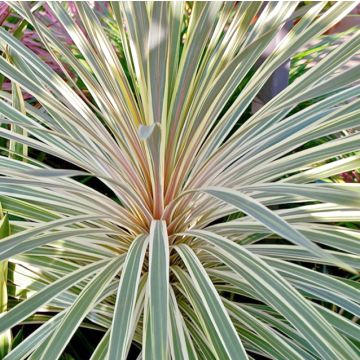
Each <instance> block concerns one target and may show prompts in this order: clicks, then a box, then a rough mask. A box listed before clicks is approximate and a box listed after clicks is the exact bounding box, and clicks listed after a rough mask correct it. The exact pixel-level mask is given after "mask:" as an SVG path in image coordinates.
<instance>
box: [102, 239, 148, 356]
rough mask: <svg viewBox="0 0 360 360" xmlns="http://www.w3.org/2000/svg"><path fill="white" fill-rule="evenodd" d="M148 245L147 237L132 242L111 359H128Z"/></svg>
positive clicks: (119, 296)
mask: <svg viewBox="0 0 360 360" xmlns="http://www.w3.org/2000/svg"><path fill="white" fill-rule="evenodd" d="M147 244H148V240H147V237H146V236H144V235H141V236H139V237H138V238H136V239H135V240H134V241H133V242H132V244H131V246H130V248H129V251H128V253H127V256H126V260H125V264H124V268H123V270H122V274H121V280H120V284H119V288H118V292H117V295H116V304H115V309H114V317H113V322H112V327H111V333H110V340H109V341H110V342H109V349H108V354H109V358H110V359H124V360H126V358H127V353H128V350H129V347H130V345H131V340H132V338H131V335H132V333H131V331H132V329H134V328H135V325H136V324H134V321H135V319H134V309H135V302H136V295H137V290H138V286H139V281H140V274H141V270H142V267H143V260H144V256H145V250H146V248H147Z"/></svg>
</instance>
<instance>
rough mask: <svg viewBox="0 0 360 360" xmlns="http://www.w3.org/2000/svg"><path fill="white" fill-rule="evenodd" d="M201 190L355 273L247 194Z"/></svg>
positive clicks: (321, 256)
mask: <svg viewBox="0 0 360 360" xmlns="http://www.w3.org/2000/svg"><path fill="white" fill-rule="evenodd" d="M201 191H203V192H206V193H208V194H210V195H212V196H214V197H217V198H218V199H220V200H223V201H225V202H226V203H228V204H231V205H233V206H235V207H236V208H238V209H239V210H240V211H244V212H245V213H247V214H248V215H250V216H252V217H253V218H255V219H256V220H258V221H259V222H260V223H261V224H263V225H264V226H266V227H267V228H269V229H270V230H272V231H273V232H274V233H276V234H279V235H280V236H282V237H284V238H285V239H287V240H289V241H291V242H292V243H294V244H296V245H300V246H303V247H304V248H306V249H308V250H309V251H310V252H312V253H314V254H315V255H317V256H318V257H319V258H324V259H327V260H328V261H330V262H332V263H334V264H335V265H337V266H340V267H342V268H344V269H346V270H348V271H351V272H353V273H356V270H354V269H352V268H351V267H350V266H348V265H347V264H346V263H343V262H342V261H341V260H339V259H337V258H336V257H335V256H332V255H330V254H328V253H326V252H325V251H324V250H323V249H321V248H320V247H319V246H317V245H315V244H314V243H312V242H311V241H310V240H308V239H307V238H306V237H305V236H303V235H302V234H301V233H300V232H299V231H297V230H296V229H294V228H293V227H292V226H291V225H289V224H288V223H287V222H286V221H285V220H283V219H282V218H281V217H280V216H278V215H276V214H275V213H274V212H273V211H271V210H269V209H268V208H266V207H265V206H264V205H262V204H261V203H259V202H257V201H255V200H254V199H252V198H251V197H249V196H248V195H245V194H242V193H241V192H239V191H235V190H232V189H227V188H222V187H208V188H204V189H202V190H201Z"/></svg>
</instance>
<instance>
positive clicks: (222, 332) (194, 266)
mask: <svg viewBox="0 0 360 360" xmlns="http://www.w3.org/2000/svg"><path fill="white" fill-rule="evenodd" d="M175 249H176V251H177V252H178V253H179V255H180V256H181V258H182V260H183V261H184V263H185V265H186V268H187V270H188V271H189V273H190V275H191V278H192V279H193V281H194V285H195V287H196V289H197V290H198V291H199V293H200V294H201V297H202V299H203V300H202V301H203V302H204V305H205V307H206V309H207V311H208V312H209V315H210V317H211V320H212V321H213V322H214V325H215V329H216V333H217V336H218V337H219V338H220V339H221V341H222V343H223V345H224V348H225V350H226V353H227V357H228V358H229V359H234V358H237V359H247V358H248V357H247V355H246V353H245V350H244V347H243V345H242V343H241V340H240V338H239V336H238V334H237V333H236V331H235V328H234V326H233V324H232V322H231V320H230V317H229V315H228V314H227V312H226V310H225V307H224V305H223V304H222V302H221V299H220V296H219V294H218V293H217V291H216V289H215V288H214V285H213V284H212V282H211V280H210V279H209V277H208V275H207V274H206V272H205V270H204V267H203V265H202V264H201V263H200V261H199V260H198V259H197V257H196V255H195V254H194V252H193V251H192V250H191V249H190V248H189V247H188V246H186V245H178V246H176V247H175Z"/></svg>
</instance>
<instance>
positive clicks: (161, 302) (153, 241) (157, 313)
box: [144, 220, 169, 359]
mask: <svg viewBox="0 0 360 360" xmlns="http://www.w3.org/2000/svg"><path fill="white" fill-rule="evenodd" d="M147 296H148V300H147V306H146V307H145V310H144V311H146V312H147V317H146V318H145V321H146V323H145V327H144V337H145V338H144V346H145V350H144V353H145V356H146V357H150V358H151V359H166V358H167V354H168V323H169V240H168V235H167V229H166V224H165V222H164V221H160V220H153V221H152V223H151V227H150V235H149V279H148V294H147Z"/></svg>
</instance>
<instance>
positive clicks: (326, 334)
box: [187, 230, 356, 360]
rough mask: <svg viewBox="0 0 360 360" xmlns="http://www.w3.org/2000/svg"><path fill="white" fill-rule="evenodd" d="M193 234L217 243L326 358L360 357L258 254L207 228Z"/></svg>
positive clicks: (222, 256)
mask: <svg viewBox="0 0 360 360" xmlns="http://www.w3.org/2000/svg"><path fill="white" fill-rule="evenodd" d="M187 233H188V234H189V235H192V236H196V237H199V238H201V239H203V240H206V241H207V242H209V243H210V244H212V245H214V246H215V247H216V250H215V249H214V248H213V249H214V250H212V249H208V251H210V252H212V253H213V254H214V255H215V256H217V257H219V259H220V260H221V261H222V262H224V263H225V264H227V265H228V266H229V267H230V268H231V269H233V271H234V272H236V273H237V274H239V275H240V276H241V277H243V278H244V279H245V280H246V281H247V282H248V283H249V284H250V286H251V287H252V288H253V289H254V290H255V291H256V292H257V293H258V294H259V295H260V296H261V298H262V299H263V301H264V302H266V303H268V304H270V305H271V306H272V307H274V308H275V309H277V311H278V312H279V313H281V314H282V315H284V316H285V318H286V319H287V320H288V321H289V322H290V323H292V324H293V325H294V326H295V327H296V328H297V329H298V330H299V331H301V332H302V334H303V336H304V337H305V338H306V339H307V341H308V342H309V343H310V344H312V346H313V347H314V348H315V349H316V350H317V351H318V353H319V355H321V356H322V357H323V358H324V359H329V360H330V359H333V354H337V355H336V356H338V357H339V358H341V359H349V360H350V359H352V358H354V357H356V355H355V354H354V352H353V351H352V349H351V348H350V347H349V346H348V345H347V343H346V342H345V341H344V339H343V338H342V337H341V336H340V334H339V333H337V332H336V331H335V330H334V328H333V327H332V326H331V325H330V324H329V323H327V322H326V320H325V319H324V318H323V317H322V316H321V315H320V314H319V313H318V312H317V311H316V309H315V308H314V307H313V305H311V303H310V302H309V301H307V300H306V299H305V298H304V297H303V296H301V295H300V294H299V293H298V292H297V291H296V290H295V289H294V288H293V287H292V286H291V285H290V284H289V283H288V282H287V281H286V280H285V279H284V278H283V277H281V276H280V275H278V274H277V273H276V272H275V271H274V270H272V269H271V268H270V267H269V266H267V265H266V263H265V262H264V261H262V260H261V259H260V258H258V257H257V256H256V255H254V254H252V253H250V252H249V251H248V250H246V249H245V248H244V247H242V246H239V245H237V244H236V243H233V242H231V241H230V240H228V239H226V238H224V237H222V236H219V235H215V234H212V233H210V232H207V231H204V230H191V231H189V232H187Z"/></svg>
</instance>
